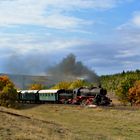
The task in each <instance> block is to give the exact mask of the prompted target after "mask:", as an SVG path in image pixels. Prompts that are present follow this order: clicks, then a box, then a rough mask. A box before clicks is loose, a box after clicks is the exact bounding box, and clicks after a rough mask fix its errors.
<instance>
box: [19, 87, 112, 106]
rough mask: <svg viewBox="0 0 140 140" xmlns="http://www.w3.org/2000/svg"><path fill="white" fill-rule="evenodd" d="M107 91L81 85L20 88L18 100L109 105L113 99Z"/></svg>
mask: <svg viewBox="0 0 140 140" xmlns="http://www.w3.org/2000/svg"><path fill="white" fill-rule="evenodd" d="M106 95H107V91H106V90H105V89H103V88H101V87H92V88H90V89H89V88H85V87H80V88H77V89H74V90H64V89H59V90H56V89H55V90H54V89H50V90H20V91H18V101H19V102H26V103H27V102H28V103H46V102H51V103H60V104H78V105H91V104H95V105H99V106H100V105H102V106H107V105H109V104H110V103H111V100H110V99H109V98H108V97H107V96H106Z"/></svg>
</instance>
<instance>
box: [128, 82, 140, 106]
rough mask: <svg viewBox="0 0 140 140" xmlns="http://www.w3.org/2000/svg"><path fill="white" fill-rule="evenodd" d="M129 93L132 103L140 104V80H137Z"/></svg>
mask: <svg viewBox="0 0 140 140" xmlns="http://www.w3.org/2000/svg"><path fill="white" fill-rule="evenodd" d="M128 95H129V100H130V102H131V103H132V104H136V105H137V104H140V80H138V81H136V82H135V84H134V86H133V87H132V88H130V89H129V94H128Z"/></svg>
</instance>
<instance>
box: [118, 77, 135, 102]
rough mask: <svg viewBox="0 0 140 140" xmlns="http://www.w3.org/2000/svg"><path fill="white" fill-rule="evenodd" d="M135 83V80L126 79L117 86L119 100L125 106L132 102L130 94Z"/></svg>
mask: <svg viewBox="0 0 140 140" xmlns="http://www.w3.org/2000/svg"><path fill="white" fill-rule="evenodd" d="M134 82H135V79H134V78H132V77H126V78H124V79H123V80H122V81H121V82H120V83H119V85H118V86H117V89H116V95H117V96H118V99H119V100H120V101H121V102H122V103H123V104H126V103H128V102H129V101H130V100H129V95H128V93H129V89H130V88H131V87H133V85H134Z"/></svg>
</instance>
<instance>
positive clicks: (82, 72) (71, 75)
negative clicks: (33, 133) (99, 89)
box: [48, 54, 99, 82]
mask: <svg viewBox="0 0 140 140" xmlns="http://www.w3.org/2000/svg"><path fill="white" fill-rule="evenodd" d="M48 74H49V75H50V76H52V77H53V79H56V80H57V82H60V81H68V80H69V81H72V80H76V79H83V80H87V81H89V82H99V77H98V76H97V75H96V73H95V72H94V71H92V70H90V69H88V68H87V67H86V66H84V65H83V63H82V62H80V61H76V58H75V56H74V55H73V54H69V55H68V56H67V57H66V58H64V59H63V60H62V61H61V62H60V63H59V64H57V65H56V66H54V67H52V68H50V69H49V71H48Z"/></svg>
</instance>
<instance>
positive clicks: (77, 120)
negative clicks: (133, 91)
mask: <svg viewBox="0 0 140 140" xmlns="http://www.w3.org/2000/svg"><path fill="white" fill-rule="evenodd" d="M139 118H140V109H139V108H136V107H128V106H114V107H97V108H87V107H80V106H68V105H55V104H43V105H33V104H26V105H23V106H22V108H21V109H20V110H13V109H6V108H4V107H0V122H1V123H0V140H60V139H61V140H63V139H64V140H139V138H140V133H139V132H140V119H139Z"/></svg>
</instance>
